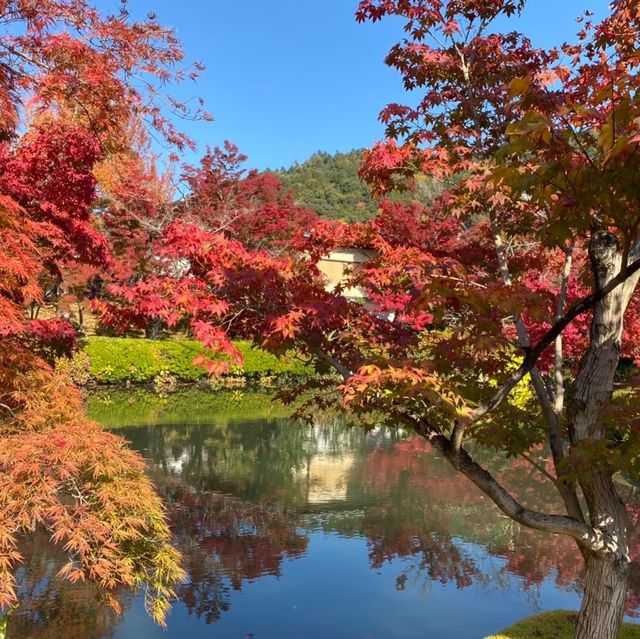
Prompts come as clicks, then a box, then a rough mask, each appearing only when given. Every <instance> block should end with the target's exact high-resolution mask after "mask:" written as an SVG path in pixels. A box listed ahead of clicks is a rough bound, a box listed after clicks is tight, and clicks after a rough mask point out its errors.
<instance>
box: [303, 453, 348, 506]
mask: <svg viewBox="0 0 640 639" xmlns="http://www.w3.org/2000/svg"><path fill="white" fill-rule="evenodd" d="M354 461H355V460H354V456H353V455H352V454H345V455H329V454H326V453H316V454H315V455H310V456H309V457H308V459H307V465H306V467H303V468H301V469H300V470H299V471H298V473H299V476H298V478H299V479H300V480H301V481H304V482H306V484H307V491H306V497H307V500H306V501H307V504H309V505H312V504H326V503H328V502H335V501H346V499H347V484H348V481H349V474H350V472H351V469H352V467H353V464H354Z"/></svg>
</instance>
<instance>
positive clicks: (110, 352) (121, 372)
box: [82, 337, 310, 384]
mask: <svg viewBox="0 0 640 639" xmlns="http://www.w3.org/2000/svg"><path fill="white" fill-rule="evenodd" d="M236 346H237V347H238V348H239V349H240V351H241V352H242V354H243V356H244V366H243V368H242V369H239V370H237V371H234V374H238V373H239V374H241V375H246V376H249V377H252V376H256V377H260V376H263V375H280V374H283V373H287V374H292V375H308V374H309V373H310V369H309V368H308V367H307V366H305V365H304V363H302V362H300V361H299V360H297V359H295V358H284V359H278V358H277V357H275V356H274V355H271V354H270V353H267V352H265V351H262V350H259V349H256V348H253V347H252V346H251V343H250V342H244V341H239V342H236ZM82 350H83V352H84V353H85V354H86V355H87V356H88V357H89V361H90V365H91V377H92V378H93V379H94V380H95V381H96V382H98V383H102V384H118V383H124V382H152V381H153V380H154V379H155V378H156V377H158V376H159V375H171V376H172V377H174V378H175V379H176V380H178V381H180V382H194V381H197V380H199V379H202V378H205V377H206V376H207V373H206V371H205V369H204V368H203V367H201V366H194V364H193V360H194V359H195V358H196V357H197V356H198V355H201V354H204V355H209V353H208V352H207V350H206V349H205V348H204V347H203V346H202V345H201V344H200V343H199V342H196V341H195V340H188V339H182V340H150V339H135V338H123V337H88V338H86V339H84V340H83V341H82Z"/></svg>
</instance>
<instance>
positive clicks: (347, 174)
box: [273, 149, 439, 222]
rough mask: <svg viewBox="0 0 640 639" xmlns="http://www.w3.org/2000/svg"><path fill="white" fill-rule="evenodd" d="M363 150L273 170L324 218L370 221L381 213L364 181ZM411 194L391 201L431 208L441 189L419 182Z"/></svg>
mask: <svg viewBox="0 0 640 639" xmlns="http://www.w3.org/2000/svg"><path fill="white" fill-rule="evenodd" d="M362 153H363V149H354V150H353V151H348V152H347V153H336V154H335V155H331V154H329V153H326V152H324V151H318V152H317V153H314V154H313V155H312V156H311V157H310V158H309V159H308V160H306V162H303V163H302V164H298V163H296V164H294V165H293V166H291V167H289V168H288V169H284V168H283V169H279V170H278V171H273V173H274V175H276V176H277V177H278V178H279V179H280V180H282V185H283V190H284V191H288V190H292V191H293V192H294V194H295V201H296V203H297V204H299V205H301V206H304V207H306V208H309V209H311V210H312V211H315V212H316V213H317V214H318V215H320V216H321V217H324V218H327V219H338V220H343V221H345V222H358V221H362V220H368V219H370V218H372V217H374V216H375V214H376V211H377V210H378V203H377V201H376V200H375V199H374V198H372V197H371V190H370V188H369V186H368V185H367V184H366V183H365V182H363V181H362V180H360V177H359V175H358V169H359V168H360V163H361V162H362ZM414 186H415V190H414V191H413V192H411V193H398V192H395V193H391V194H390V195H389V196H388V199H390V200H416V201H418V202H420V203H421V204H424V205H428V204H429V203H430V202H431V201H432V200H433V197H434V195H435V194H436V193H437V192H438V190H439V185H438V184H437V183H436V182H435V180H433V179H432V178H430V177H425V176H420V177H418V178H417V179H416V180H415V184H414Z"/></svg>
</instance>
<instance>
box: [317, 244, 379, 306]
mask: <svg viewBox="0 0 640 639" xmlns="http://www.w3.org/2000/svg"><path fill="white" fill-rule="evenodd" d="M373 255H374V253H373V251H371V250H367V249H361V248H340V249H336V250H335V251H331V253H329V255H327V256H326V257H323V258H322V259H321V260H320V261H319V262H318V268H319V269H320V272H321V273H322V274H323V275H324V276H325V277H326V278H327V290H329V291H332V290H333V289H334V288H335V287H336V286H338V284H340V283H341V282H343V281H344V279H345V277H346V276H347V275H348V271H349V270H353V269H354V268H358V266H359V265H360V264H363V263H364V262H366V261H367V260H369V259H371V257H373ZM343 295H344V296H345V297H346V298H347V299H352V300H364V299H365V294H364V291H362V290H361V289H359V288H355V287H353V288H348V289H345V291H344V292H343Z"/></svg>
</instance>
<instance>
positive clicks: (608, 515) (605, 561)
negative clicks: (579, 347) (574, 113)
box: [567, 232, 638, 639]
mask: <svg viewBox="0 0 640 639" xmlns="http://www.w3.org/2000/svg"><path fill="white" fill-rule="evenodd" d="M589 255H590V258H591V266H592V270H593V274H594V278H595V283H596V289H598V288H601V287H604V286H606V285H607V283H608V282H610V281H611V279H612V278H613V277H615V276H616V275H617V274H618V273H619V272H620V271H621V269H622V267H623V259H624V255H623V252H622V251H621V250H620V247H619V244H618V241H617V239H616V238H615V236H614V235H612V234H611V233H606V232H601V233H595V234H594V235H593V237H592V238H591V244H590V247H589ZM637 283H638V276H637V275H634V276H633V277H631V278H629V280H627V282H626V283H625V284H622V285H620V286H619V287H617V288H616V289H614V290H613V291H612V292H611V293H609V294H608V295H607V296H606V297H604V298H603V299H602V300H601V301H600V302H598V304H597V305H596V307H595V308H594V313H593V319H592V322H591V328H590V343H589V348H588V349H587V351H586V353H585V355H584V357H583V358H582V360H581V362H580V366H579V370H578V374H577V375H576V379H575V381H574V383H573V384H572V387H571V392H570V399H569V403H568V406H567V417H568V426H569V436H570V440H571V449H572V452H578V453H580V451H581V450H587V451H589V449H590V448H591V447H592V446H593V445H594V444H596V445H599V446H602V445H603V444H602V443H600V442H603V443H604V442H605V441H606V437H607V435H606V433H605V429H604V425H603V423H602V417H603V415H604V414H605V411H606V409H607V407H608V406H609V404H610V402H611V398H612V395H613V380H614V375H615V371H616V367H617V365H618V360H619V357H620V348H621V339H622V330H623V322H624V313H625V310H626V308H627V305H628V303H629V300H630V298H631V295H632V294H633V292H634V290H635V288H636V285H637ZM576 470H577V471H578V482H579V484H580V487H581V488H582V492H583V495H584V498H585V502H586V504H587V507H588V509H589V520H590V523H591V526H592V527H593V530H594V533H595V535H594V537H593V538H592V539H590V540H588V543H587V541H586V540H585V542H579V543H580V545H581V549H582V550H583V554H584V556H585V561H586V575H585V587H584V597H583V600H582V607H581V609H580V615H579V617H578V626H577V629H576V635H575V636H576V639H617V637H618V632H619V629H620V623H621V621H622V616H623V611H624V601H625V595H626V589H627V579H628V573H629V517H628V513H627V511H626V508H625V506H624V504H623V502H622V500H621V499H620V496H619V495H618V492H617V490H616V486H615V483H614V482H613V473H614V470H615V467H614V466H613V465H610V464H609V463H608V461H607V460H606V459H598V458H597V457H596V458H595V459H594V460H593V461H592V463H590V464H588V465H584V466H583V467H578V468H576Z"/></svg>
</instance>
